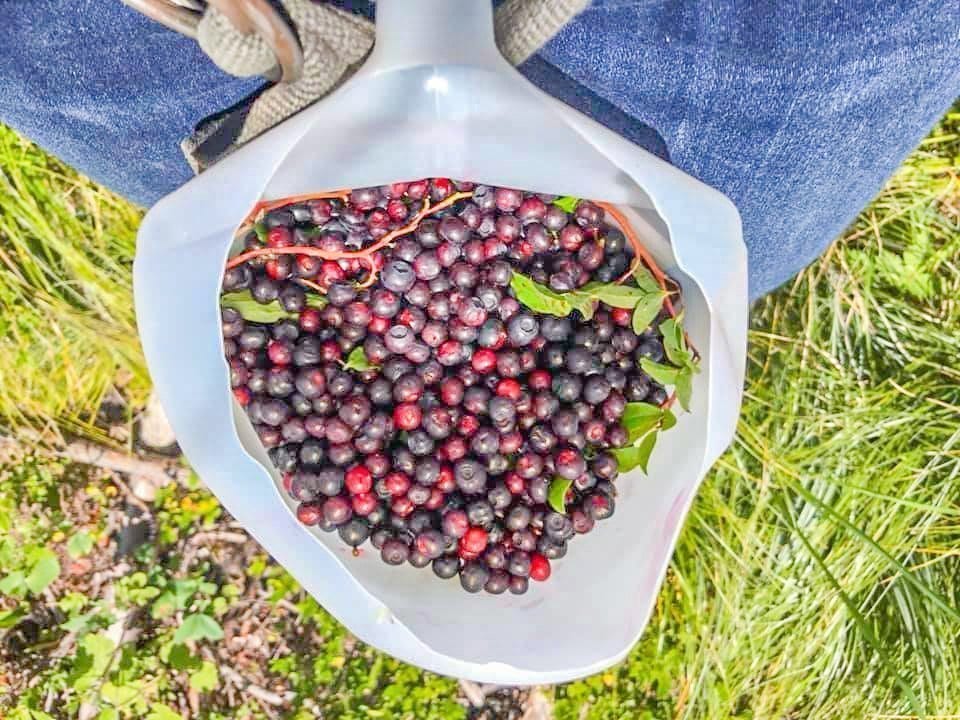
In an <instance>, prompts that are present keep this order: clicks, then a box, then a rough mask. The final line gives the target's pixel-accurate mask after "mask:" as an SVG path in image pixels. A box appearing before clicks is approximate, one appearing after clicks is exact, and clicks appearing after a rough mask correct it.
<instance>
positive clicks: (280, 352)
mask: <svg viewBox="0 0 960 720" xmlns="http://www.w3.org/2000/svg"><path fill="white" fill-rule="evenodd" d="M267 357H269V358H270V362H272V363H273V364H274V365H289V364H290V363H291V362H292V361H293V351H292V350H291V349H290V346H289V345H288V344H287V343H285V342H283V341H282V340H271V341H270V342H269V343H268V344H267Z"/></svg>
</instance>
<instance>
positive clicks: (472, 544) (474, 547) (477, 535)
mask: <svg viewBox="0 0 960 720" xmlns="http://www.w3.org/2000/svg"><path fill="white" fill-rule="evenodd" d="M460 547H461V548H462V549H463V550H464V551H465V552H468V553H472V554H474V555H479V554H480V553H482V552H483V551H484V550H486V548H487V531H486V530H484V529H483V528H482V527H472V528H470V529H469V530H467V532H466V534H465V535H464V536H463V537H462V538H460ZM544 560H546V558H544Z"/></svg>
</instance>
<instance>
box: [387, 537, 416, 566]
mask: <svg viewBox="0 0 960 720" xmlns="http://www.w3.org/2000/svg"><path fill="white" fill-rule="evenodd" d="M380 557H381V558H382V559H383V561H384V562H385V563H387V565H403V564H404V563H405V562H406V561H407V559H408V558H409V557H410V548H409V547H408V546H407V544H406V543H405V542H403V541H402V540H398V539H397V538H390V539H389V540H386V541H385V542H384V543H383V546H382V547H381V548H380Z"/></svg>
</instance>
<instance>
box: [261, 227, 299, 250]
mask: <svg viewBox="0 0 960 720" xmlns="http://www.w3.org/2000/svg"><path fill="white" fill-rule="evenodd" d="M291 245H293V233H291V232H290V228H287V227H282V226H281V227H275V228H270V229H269V230H268V231H267V247H272V248H282V247H290V246H291Z"/></svg>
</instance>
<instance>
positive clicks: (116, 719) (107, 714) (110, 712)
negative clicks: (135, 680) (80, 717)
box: [97, 683, 120, 720]
mask: <svg viewBox="0 0 960 720" xmlns="http://www.w3.org/2000/svg"><path fill="white" fill-rule="evenodd" d="M108 685H109V686H110V687H109V688H108V687H107V686H108ZM113 687H115V686H113V685H111V684H110V683H104V688H103V692H102V693H101V696H102V697H103V699H104V700H107V701H108V702H109V701H110V700H109V698H108V697H107V693H110V692H111V689H112V688H113ZM97 720H120V713H119V712H117V709H116V708H112V707H105V708H104V709H103V710H101V711H100V714H99V715H97Z"/></svg>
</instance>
